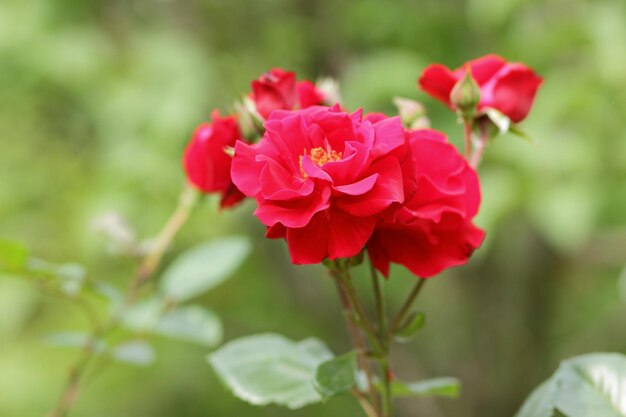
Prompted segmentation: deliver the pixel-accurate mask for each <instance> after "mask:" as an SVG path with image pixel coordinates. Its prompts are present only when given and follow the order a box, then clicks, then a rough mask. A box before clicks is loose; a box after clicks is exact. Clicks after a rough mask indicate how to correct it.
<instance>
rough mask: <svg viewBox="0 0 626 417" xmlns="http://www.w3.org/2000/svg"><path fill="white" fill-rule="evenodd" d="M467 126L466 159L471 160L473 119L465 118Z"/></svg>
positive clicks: (464, 124)
mask: <svg viewBox="0 0 626 417" xmlns="http://www.w3.org/2000/svg"><path fill="white" fill-rule="evenodd" d="M463 127H464V128H465V129H464V130H465V159H466V160H467V161H468V162H469V160H470V158H471V156H472V119H464V120H463Z"/></svg>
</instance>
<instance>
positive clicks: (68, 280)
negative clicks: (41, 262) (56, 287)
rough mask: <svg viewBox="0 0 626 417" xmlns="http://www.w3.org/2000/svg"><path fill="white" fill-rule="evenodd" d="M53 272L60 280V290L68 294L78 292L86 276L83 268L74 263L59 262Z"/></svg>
mask: <svg viewBox="0 0 626 417" xmlns="http://www.w3.org/2000/svg"><path fill="white" fill-rule="evenodd" d="M55 272H56V275H57V277H58V278H59V280H60V287H61V291H63V292H64V293H65V294H66V295H69V296H72V295H76V294H78V293H79V292H80V290H81V289H82V287H83V283H84V282H85V278H86V276H87V271H85V268H84V267H83V266H82V265H79V264H76V263H67V264H61V265H59V266H58V267H57V268H56V271H55Z"/></svg>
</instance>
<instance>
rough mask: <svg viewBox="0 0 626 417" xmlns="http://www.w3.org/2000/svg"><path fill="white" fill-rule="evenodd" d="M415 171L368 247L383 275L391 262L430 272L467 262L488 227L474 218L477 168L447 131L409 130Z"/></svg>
mask: <svg viewBox="0 0 626 417" xmlns="http://www.w3.org/2000/svg"><path fill="white" fill-rule="evenodd" d="M407 140H408V146H409V148H410V158H411V159H412V163H413V165H412V169H413V170H414V171H413V177H412V178H411V180H410V181H409V182H408V184H409V185H410V187H411V188H410V190H408V189H407V188H406V187H407V185H406V184H405V194H406V201H405V202H404V204H403V205H402V207H401V208H400V209H399V210H397V211H396V212H395V213H394V214H393V216H387V217H386V218H384V219H383V220H381V221H379V222H378V224H377V226H376V229H375V231H374V234H373V235H372V237H371V238H370V240H369V242H368V245H367V248H368V251H369V254H370V256H371V258H372V261H373V263H374V265H375V267H376V268H377V269H378V270H379V271H381V272H382V273H383V274H384V275H385V276H388V274H389V264H390V263H391V262H394V263H399V264H401V265H404V266H405V267H406V268H407V269H409V270H410V271H411V272H412V273H413V274H415V275H417V276H420V277H424V278H426V277H431V276H433V275H436V274H438V273H439V272H441V271H442V270H444V269H446V268H449V267H452V266H456V265H461V264H464V263H466V262H467V260H468V259H469V257H470V255H471V254H472V253H473V252H474V250H475V249H476V248H478V247H479V246H480V244H481V243H482V241H483V238H484V232H483V231H482V230H480V229H478V228H477V227H476V226H474V224H473V223H472V219H473V218H474V216H475V215H476V213H477V212H478V207H479V205H480V187H479V182H478V176H477V175H476V172H475V171H474V170H473V169H472V168H471V167H470V166H469V165H468V164H467V162H466V161H465V159H464V158H463V157H462V156H461V155H460V154H459V153H458V151H457V150H456V148H455V147H454V146H452V145H451V144H449V143H448V142H447V139H446V137H445V135H443V134H442V133H440V132H437V131H435V130H430V129H424V130H416V131H408V132H407Z"/></svg>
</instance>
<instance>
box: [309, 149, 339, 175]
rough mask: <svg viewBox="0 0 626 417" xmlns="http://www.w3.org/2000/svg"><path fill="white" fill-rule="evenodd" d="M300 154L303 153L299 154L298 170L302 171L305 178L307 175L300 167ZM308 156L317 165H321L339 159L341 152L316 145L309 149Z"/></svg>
mask: <svg viewBox="0 0 626 417" xmlns="http://www.w3.org/2000/svg"><path fill="white" fill-rule="evenodd" d="M305 155H306V151H305ZM302 156H303V155H301V156H300V172H301V173H302V176H303V177H305V178H306V177H308V175H307V173H306V172H304V169H303V168H302ZM309 158H311V161H313V162H314V163H315V164H316V165H317V166H320V167H321V166H322V165H324V164H325V163H326V162H332V161H341V158H342V153H341V152H337V151H334V150H332V149H330V148H328V149H324V148H322V147H317V148H313V149H311V150H310V151H309Z"/></svg>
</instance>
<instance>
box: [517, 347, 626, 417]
mask: <svg viewBox="0 0 626 417" xmlns="http://www.w3.org/2000/svg"><path fill="white" fill-rule="evenodd" d="M558 415H564V416H566V417H598V416H602V417H626V356H624V355H620V354H611V353H591V354H588V355H582V356H578V357H575V358H572V359H568V360H566V361H563V362H562V363H561V366H560V367H559V369H558V370H557V371H556V372H555V373H554V375H552V377H551V378H550V379H548V381H546V382H544V383H543V384H542V385H540V386H539V388H537V389H536V390H535V391H533V393H532V394H531V395H530V396H529V397H528V399H527V400H526V402H525V403H524V404H523V405H522V407H521V408H520V410H519V411H518V412H517V414H516V415H515V417H554V416H558Z"/></svg>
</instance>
